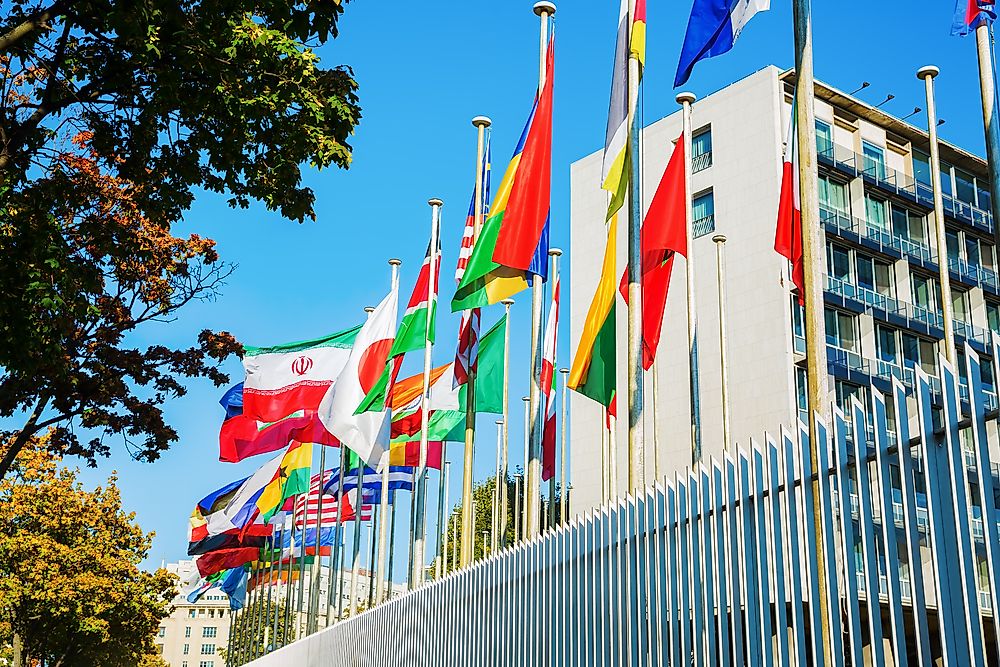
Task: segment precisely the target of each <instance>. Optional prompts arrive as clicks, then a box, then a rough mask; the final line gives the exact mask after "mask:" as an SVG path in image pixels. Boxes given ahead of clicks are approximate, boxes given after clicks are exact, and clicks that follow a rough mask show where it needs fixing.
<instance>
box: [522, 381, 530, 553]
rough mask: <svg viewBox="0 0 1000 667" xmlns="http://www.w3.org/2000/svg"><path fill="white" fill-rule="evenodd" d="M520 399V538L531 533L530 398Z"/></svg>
mask: <svg viewBox="0 0 1000 667" xmlns="http://www.w3.org/2000/svg"><path fill="white" fill-rule="evenodd" d="M521 401H522V402H523V403H524V470H523V472H522V477H523V480H522V483H523V484H524V486H523V490H522V494H523V496H524V497H523V498H522V499H521V539H526V538H527V537H528V536H529V535H530V534H531V533H530V532H529V529H528V512H529V511H530V510H528V502H529V501H530V494H529V490H528V486H527V480H528V466H529V465H530V463H531V427H530V424H531V399H529V398H528V397H527V396H522V397H521Z"/></svg>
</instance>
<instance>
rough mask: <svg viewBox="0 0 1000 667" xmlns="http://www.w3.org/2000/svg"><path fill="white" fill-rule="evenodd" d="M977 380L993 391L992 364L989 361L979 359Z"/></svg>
mask: <svg viewBox="0 0 1000 667" xmlns="http://www.w3.org/2000/svg"><path fill="white" fill-rule="evenodd" d="M979 361H980V363H979V379H980V380H982V382H983V386H985V387H987V388H989V389H990V390H992V389H993V362H992V361H991V360H990V359H980V360H979Z"/></svg>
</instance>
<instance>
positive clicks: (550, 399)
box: [540, 274, 559, 480]
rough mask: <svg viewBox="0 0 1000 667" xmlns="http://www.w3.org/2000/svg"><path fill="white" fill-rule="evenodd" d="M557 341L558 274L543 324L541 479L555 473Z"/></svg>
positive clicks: (554, 279)
mask: <svg viewBox="0 0 1000 667" xmlns="http://www.w3.org/2000/svg"><path fill="white" fill-rule="evenodd" d="M558 339H559V274H556V275H555V276H553V277H552V304H551V305H550V306H549V319H548V322H546V324H545V342H544V346H543V351H542V375H541V381H540V385H541V389H542V395H543V396H545V423H544V424H543V425H542V479H543V480H548V479H551V478H552V476H553V475H554V474H555V471H556V387H555V375H556V346H557V344H558Z"/></svg>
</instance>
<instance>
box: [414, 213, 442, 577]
mask: <svg viewBox="0 0 1000 667" xmlns="http://www.w3.org/2000/svg"><path fill="white" fill-rule="evenodd" d="M427 203H428V204H429V205H430V207H431V252H430V264H429V267H428V268H429V269H430V273H429V274H428V279H427V317H426V318H425V328H424V375H423V391H422V393H421V395H420V462H419V465H418V466H417V479H416V480H414V483H415V484H416V486H415V489H416V493H415V497H416V502H415V503H414V505H415V515H414V520H413V522H412V523H411V528H412V530H413V533H412V534H411V536H410V540H411V542H412V544H413V549H412V550H413V560H412V561H411V563H410V565H411V567H413V575H412V578H413V586H414V587H415V588H418V587H420V586H422V585H423V583H424V548H425V544H424V542H425V531H424V526H425V523H426V519H425V515H426V511H427V509H426V505H427V488H426V486H427V484H426V482H425V480H424V472H425V471H426V470H427V440H428V423H427V421H428V419H430V388H431V351H432V349H431V348H432V344H431V333H432V332H431V313H432V312H433V308H434V276H435V274H436V272H435V267H436V266H437V254H438V253H437V243H438V229H439V227H440V224H441V206H442V204H443V203H444V202H442V201H441V200H440V199H437V198H432V199H429V200H427Z"/></svg>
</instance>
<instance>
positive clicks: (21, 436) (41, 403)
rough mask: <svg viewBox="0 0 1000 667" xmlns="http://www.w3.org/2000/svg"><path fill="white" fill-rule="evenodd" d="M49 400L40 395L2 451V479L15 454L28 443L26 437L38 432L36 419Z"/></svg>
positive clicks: (0, 471)
mask: <svg viewBox="0 0 1000 667" xmlns="http://www.w3.org/2000/svg"><path fill="white" fill-rule="evenodd" d="M48 402H49V397H48V396H42V397H41V398H39V399H38V402H37V403H36V404H35V409H34V410H32V411H31V416H30V417H28V421H26V422H25V423H24V426H23V427H22V428H21V430H20V432H18V434H17V436H16V437H15V438H14V441H13V442H12V443H10V447H9V448H8V449H7V451H6V452H4V455H3V459H0V479H3V478H4V476H5V475H6V474H7V471H8V470H10V467H11V466H12V465H14V459H16V458H17V455H18V454H20V453H21V450H22V449H24V446H25V445H26V444H27V443H28V438H30V437H31V436H33V435H34V434H35V433H38V428H39V426H38V420H39V418H40V417H41V416H42V411H43V410H45V406H46V405H47V404H48Z"/></svg>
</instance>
